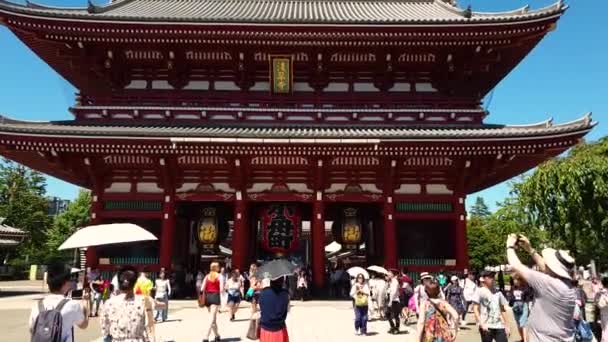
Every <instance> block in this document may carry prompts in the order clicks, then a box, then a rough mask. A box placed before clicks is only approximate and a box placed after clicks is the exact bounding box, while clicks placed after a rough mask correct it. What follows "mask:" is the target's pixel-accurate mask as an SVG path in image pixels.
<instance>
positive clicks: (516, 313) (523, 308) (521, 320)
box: [513, 303, 529, 328]
mask: <svg viewBox="0 0 608 342" xmlns="http://www.w3.org/2000/svg"><path fill="white" fill-rule="evenodd" d="M516 305H517V306H519V309H518V308H515V306H514V310H513V318H515V322H516V323H517V327H519V328H523V327H525V326H526V323H527V322H528V314H529V313H528V305H527V303H521V304H516Z"/></svg>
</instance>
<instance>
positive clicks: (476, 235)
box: [467, 184, 547, 270]
mask: <svg viewBox="0 0 608 342" xmlns="http://www.w3.org/2000/svg"><path fill="white" fill-rule="evenodd" d="M516 186H517V185H516V184H512V185H511V187H512V189H513V191H511V195H510V196H509V197H507V198H506V199H505V201H503V202H502V203H498V209H497V210H496V211H495V212H494V213H489V214H488V215H484V216H477V215H473V214H472V213H471V216H470V218H469V221H468V224H467V237H468V249H469V263H470V267H471V268H472V269H477V270H479V269H483V268H484V267H486V266H496V265H503V264H506V263H507V260H506V252H505V241H506V238H507V236H508V235H509V234H511V233H516V234H524V235H526V236H527V237H528V238H529V239H530V242H531V243H532V244H533V245H534V246H542V245H544V244H546V243H547V235H546V232H544V231H543V230H542V229H538V228H537V227H536V226H534V225H533V224H532V223H531V222H530V220H529V217H528V215H527V214H526V212H525V208H524V205H523V203H522V202H521V201H520V198H519V197H518V196H517V193H516V192H515V191H514V189H515V187H516ZM479 202H480V201H479V200H477V201H476V203H479ZM481 202H482V201H481Z"/></svg>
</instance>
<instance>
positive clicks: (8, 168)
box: [0, 160, 51, 263]
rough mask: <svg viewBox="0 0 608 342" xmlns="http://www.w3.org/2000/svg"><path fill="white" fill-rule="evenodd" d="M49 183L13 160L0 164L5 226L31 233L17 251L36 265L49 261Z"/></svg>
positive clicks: (1, 209)
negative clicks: (46, 195) (45, 246)
mask: <svg viewBox="0 0 608 342" xmlns="http://www.w3.org/2000/svg"><path fill="white" fill-rule="evenodd" d="M45 192H46V181H45V179H44V177H43V176H42V174H41V173H39V172H36V171H33V170H31V169H29V168H26V167H25V166H22V165H19V164H16V163H14V162H12V161H9V160H3V161H2V163H0V217H5V218H6V220H5V221H4V223H5V224H7V225H10V226H13V227H16V228H20V229H22V230H24V231H26V232H27V233H28V237H27V239H26V240H25V241H24V243H22V244H20V245H19V246H18V247H17V250H16V257H17V258H19V259H21V260H26V259H27V260H29V261H30V262H32V263H39V262H42V261H43V260H44V258H45V251H44V241H45V238H46V231H47V229H48V228H49V227H50V225H51V219H50V217H49V216H48V202H47V199H46V198H45V197H44V196H45Z"/></svg>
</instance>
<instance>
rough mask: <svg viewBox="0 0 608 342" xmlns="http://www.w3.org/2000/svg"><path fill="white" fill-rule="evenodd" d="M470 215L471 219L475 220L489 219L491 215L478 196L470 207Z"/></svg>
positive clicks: (481, 198)
mask: <svg viewBox="0 0 608 342" xmlns="http://www.w3.org/2000/svg"><path fill="white" fill-rule="evenodd" d="M470 213H471V217H477V218H484V217H489V216H490V215H491V214H492V213H491V212H490V209H489V208H488V206H487V204H486V202H485V201H484V200H483V197H479V196H477V198H476V199H475V204H473V205H472V206H471V210H470Z"/></svg>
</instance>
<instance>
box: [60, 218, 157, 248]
mask: <svg viewBox="0 0 608 342" xmlns="http://www.w3.org/2000/svg"><path fill="white" fill-rule="evenodd" d="M149 240H158V239H157V238H156V236H154V234H152V233H150V232H149V231H147V230H145V229H144V228H142V227H140V226H138V225H135V224H132V223H113V224H101V225H97V226H88V227H85V228H82V229H79V230H77V231H76V233H74V234H72V236H70V237H69V238H68V239H67V240H65V242H64V243H62V244H61V246H59V250H63V249H73V248H83V247H89V246H102V245H112V244H117V243H125V242H137V241H149Z"/></svg>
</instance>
